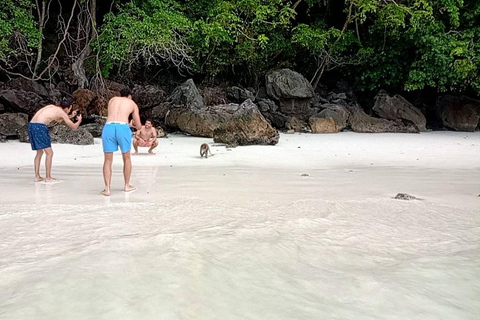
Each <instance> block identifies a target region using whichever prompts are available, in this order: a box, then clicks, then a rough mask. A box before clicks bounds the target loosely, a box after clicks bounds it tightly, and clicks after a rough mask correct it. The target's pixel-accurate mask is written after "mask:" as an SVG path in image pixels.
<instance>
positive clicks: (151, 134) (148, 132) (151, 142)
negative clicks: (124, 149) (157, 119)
mask: <svg viewBox="0 0 480 320" xmlns="http://www.w3.org/2000/svg"><path fill="white" fill-rule="evenodd" d="M157 146H158V140H157V130H156V129H155V128H154V127H153V126H152V120H150V119H147V120H146V121H145V125H144V126H142V129H140V130H138V131H137V132H136V133H135V137H133V148H134V149H135V153H134V154H138V147H149V148H150V149H148V153H150V154H155V153H154V152H153V149H155V148H156V147H157Z"/></svg>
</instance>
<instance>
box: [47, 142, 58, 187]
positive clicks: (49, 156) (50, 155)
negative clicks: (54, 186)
mask: <svg viewBox="0 0 480 320" xmlns="http://www.w3.org/2000/svg"><path fill="white" fill-rule="evenodd" d="M44 150H45V155H46V157H45V170H46V173H45V182H55V181H58V180H57V179H55V178H52V159H53V150H52V147H48V148H45V149H44Z"/></svg>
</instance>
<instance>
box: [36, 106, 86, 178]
mask: <svg viewBox="0 0 480 320" xmlns="http://www.w3.org/2000/svg"><path fill="white" fill-rule="evenodd" d="M71 110H72V104H71V102H70V101H67V100H66V99H63V100H62V101H61V102H60V107H58V106H55V105H53V104H49V105H48V106H45V107H43V108H41V109H40V110H38V111H37V113H35V115H34V116H33V118H32V120H30V123H29V124H28V136H29V138H30V144H31V145H32V150H35V151H37V154H36V156H35V161H34V167H35V182H38V181H45V182H55V181H57V179H55V178H52V158H53V151H52V145H51V142H50V135H49V133H48V124H50V122H52V121H53V120H57V121H60V120H63V121H64V122H65V123H66V124H67V126H69V127H70V128H72V129H73V130H76V129H77V128H78V126H79V125H80V123H81V122H82V116H81V115H77V111H74V112H72V114H71V115H68V114H69V113H70V111H71ZM75 115H77V119H78V120H77V122H75V123H73V122H72V120H70V118H73V117H74V116H75ZM43 153H45V154H46V155H47V156H46V159H45V171H46V172H45V179H44V178H42V176H40V162H41V160H42V156H43Z"/></svg>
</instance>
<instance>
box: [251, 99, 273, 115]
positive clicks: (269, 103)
mask: <svg viewBox="0 0 480 320" xmlns="http://www.w3.org/2000/svg"><path fill="white" fill-rule="evenodd" d="M252 101H253V100H252ZM257 106H258V109H260V111H261V112H262V113H264V112H275V111H277V109H278V106H277V105H276V104H275V101H273V100H270V99H260V100H258V102H257Z"/></svg>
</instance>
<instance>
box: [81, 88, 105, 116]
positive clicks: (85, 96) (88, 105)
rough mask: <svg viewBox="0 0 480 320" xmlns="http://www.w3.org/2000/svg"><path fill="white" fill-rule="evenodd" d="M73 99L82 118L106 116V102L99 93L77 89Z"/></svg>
mask: <svg viewBox="0 0 480 320" xmlns="http://www.w3.org/2000/svg"><path fill="white" fill-rule="evenodd" d="M73 98H74V99H75V104H76V107H78V109H79V110H80V111H81V112H82V115H83V117H84V118H89V117H91V116H95V115H100V116H107V112H108V100H107V99H106V98H105V97H103V96H102V95H101V94H100V93H99V92H94V91H91V90H88V89H82V88H79V89H77V90H75V92H74V93H73Z"/></svg>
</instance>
